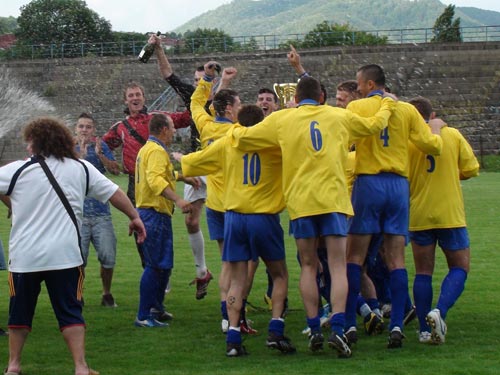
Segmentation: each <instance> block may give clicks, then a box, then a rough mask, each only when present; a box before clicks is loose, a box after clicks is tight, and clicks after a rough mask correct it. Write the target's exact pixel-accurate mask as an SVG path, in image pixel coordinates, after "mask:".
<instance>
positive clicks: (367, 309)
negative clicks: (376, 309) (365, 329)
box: [359, 303, 372, 318]
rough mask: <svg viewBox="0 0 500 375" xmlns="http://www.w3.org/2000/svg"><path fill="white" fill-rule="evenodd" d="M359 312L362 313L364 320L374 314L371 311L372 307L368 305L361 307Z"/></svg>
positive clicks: (364, 304)
mask: <svg viewBox="0 0 500 375" xmlns="http://www.w3.org/2000/svg"><path fill="white" fill-rule="evenodd" d="M359 312H360V313H361V316H362V317H363V318H364V317H366V316H367V315H370V313H371V312H372V309H370V306H368V304H367V303H363V304H362V305H361V307H360V308H359Z"/></svg>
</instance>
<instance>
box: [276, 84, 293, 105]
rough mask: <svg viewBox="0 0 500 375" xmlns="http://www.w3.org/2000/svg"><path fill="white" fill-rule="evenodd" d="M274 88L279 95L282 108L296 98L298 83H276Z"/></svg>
mask: <svg viewBox="0 0 500 375" xmlns="http://www.w3.org/2000/svg"><path fill="white" fill-rule="evenodd" d="M273 89H274V92H275V93H276V95H278V99H279V101H280V108H281V109H283V108H286V105H287V103H288V102H289V101H291V100H295V90H296V89H297V84H296V83H275V84H274V86H273Z"/></svg>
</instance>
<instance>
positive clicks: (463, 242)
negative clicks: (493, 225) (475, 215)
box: [410, 227, 470, 251]
mask: <svg viewBox="0 0 500 375" xmlns="http://www.w3.org/2000/svg"><path fill="white" fill-rule="evenodd" d="M410 238H411V240H412V241H413V242H415V243H416V244H417V245H420V246H429V245H433V244H435V243H437V244H438V245H439V247H441V249H443V250H451V251H454V250H455V251H456V250H464V249H468V248H469V246H470V241H469V234H468V232H467V228H466V227H462V228H447V229H428V230H419V231H411V232H410Z"/></svg>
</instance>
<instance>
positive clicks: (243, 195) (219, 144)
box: [181, 124, 285, 261]
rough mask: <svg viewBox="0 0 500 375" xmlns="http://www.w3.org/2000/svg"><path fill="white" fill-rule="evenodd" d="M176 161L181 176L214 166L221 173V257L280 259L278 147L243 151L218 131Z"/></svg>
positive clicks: (282, 204) (209, 171)
mask: <svg viewBox="0 0 500 375" xmlns="http://www.w3.org/2000/svg"><path fill="white" fill-rule="evenodd" d="M235 128H242V127H241V126H240V125H238V124H236V125H235ZM181 164H182V170H183V174H184V175H185V176H196V175H200V174H207V175H208V176H210V174H212V173H214V172H218V171H222V173H223V175H224V180H223V181H224V186H223V191H224V192H225V194H224V197H223V202H224V210H225V211H226V214H225V225H224V250H223V260H225V261H243V260H249V259H250V258H251V259H253V260H256V259H257V257H258V256H261V257H262V258H263V259H269V260H281V259H284V244H283V230H282V228H281V226H280V224H279V215H278V214H279V213H280V212H281V211H282V210H283V209H284V208H285V202H284V199H283V191H282V179H281V152H280V150H279V148H276V147H274V148H266V149H264V150H259V151H255V152H250V153H248V152H244V151H240V150H238V149H235V148H233V147H231V143H230V140H229V139H228V138H227V137H223V138H221V139H218V140H217V141H215V142H214V143H212V144H211V145H210V147H208V148H206V149H205V150H202V151H199V152H195V153H192V154H189V155H186V156H183V157H182V159H181ZM257 242H258V243H259V245H258V246H256V243H257Z"/></svg>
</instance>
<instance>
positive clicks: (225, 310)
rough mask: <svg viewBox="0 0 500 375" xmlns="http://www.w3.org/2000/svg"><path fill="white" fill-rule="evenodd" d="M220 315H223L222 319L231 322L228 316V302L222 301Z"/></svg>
mask: <svg viewBox="0 0 500 375" xmlns="http://www.w3.org/2000/svg"><path fill="white" fill-rule="evenodd" d="M220 313H221V314H222V319H226V320H229V316H228V315H227V305H226V301H220Z"/></svg>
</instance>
